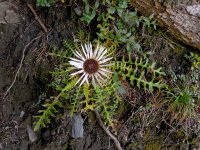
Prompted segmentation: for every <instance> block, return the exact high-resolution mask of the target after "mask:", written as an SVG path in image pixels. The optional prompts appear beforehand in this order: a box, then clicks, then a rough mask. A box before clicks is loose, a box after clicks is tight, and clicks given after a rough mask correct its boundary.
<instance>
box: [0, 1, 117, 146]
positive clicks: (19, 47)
mask: <svg viewBox="0 0 200 150" xmlns="http://www.w3.org/2000/svg"><path fill="white" fill-rule="evenodd" d="M2 4H3V5H5V6H6V7H5V8H4V9H1V10H0V17H1V19H2V20H3V21H2V22H1V24H0V93H1V100H0V149H3V150H28V149H32V150H36V149H38V150H41V149H46V150H51V149H52V150H54V149H57V150H63V149H72V150H86V149H91V150H95V149H96V150H99V149H108V148H109V149H114V145H113V144H109V143H110V139H109V138H108V137H107V136H106V135H105V134H104V132H103V131H102V130H101V129H100V127H99V126H98V125H96V123H93V124H91V123H89V122H88V119H87V118H85V120H84V129H85V130H84V137H83V138H80V139H73V138H71V136H70V132H69V131H70V124H69V120H68V119H69V117H66V116H67V115H65V117H63V118H62V119H61V120H60V121H59V123H61V125H60V124H59V123H56V124H57V126H56V127H49V128H47V129H43V130H41V131H40V132H37V133H36V136H37V138H38V140H37V141H35V142H31V141H30V140H29V137H28V132H27V126H31V128H33V121H34V117H33V116H34V115H35V114H36V113H37V110H36V109H35V107H34V106H35V104H36V103H38V102H39V101H40V100H39V97H40V95H42V94H44V93H45V92H46V91H45V90H46V85H47V82H48V80H49V79H48V77H49V74H48V72H49V70H50V69H51V68H52V65H51V64H53V62H52V60H51V59H50V58H49V57H48V51H49V45H56V46H57V47H59V46H60V45H61V43H62V41H63V39H66V38H71V37H72V33H73V31H74V30H75V29H74V25H75V24H76V18H73V19H72V16H71V14H70V11H69V10H68V9H69V8H70V7H68V8H61V9H60V8H55V10H53V9H54V8H52V9H50V8H48V9H47V8H46V9H43V10H39V9H38V11H37V13H39V14H40V17H41V18H42V20H43V22H44V23H45V25H46V26H47V28H48V29H49V30H50V32H49V33H48V34H44V31H43V30H42V28H41V26H40V25H39V24H38V22H37V21H36V20H35V19H34V16H33V14H32V13H31V11H30V10H29V9H28V8H27V6H26V3H21V2H16V1H11V2H9V3H8V2H0V5H1V6H2ZM11 6H12V7H11ZM8 11H12V12H13V13H14V14H15V17H14V18H13V19H12V18H10V20H9V22H8V21H6V20H5V18H6V16H3V15H5V12H8ZM61 12H62V13H61ZM63 12H65V13H63ZM1 14H2V16H1ZM16 17H17V18H16ZM7 18H8V17H7ZM44 18H45V19H44ZM18 21H20V22H18ZM39 35H41V38H38V39H37V40H35V41H34V42H32V43H31V44H30V45H29V46H28V47H27V49H26V50H25V59H24V61H23V65H22V67H21V69H20V71H19V74H18V77H17V80H16V81H15V83H14V85H13V86H12V88H11V90H10V91H9V92H8V95H7V96H6V98H5V99H3V97H4V94H5V92H6V90H7V89H8V88H9V86H10V85H11V83H12V82H13V80H14V76H15V74H16V72H17V70H18V68H19V66H20V61H21V59H22V54H23V50H24V48H25V46H26V45H27V44H28V43H29V42H30V41H31V40H32V39H33V38H35V37H37V36H39ZM23 113H24V115H23ZM20 115H23V116H22V117H20ZM58 124H59V125H58Z"/></svg>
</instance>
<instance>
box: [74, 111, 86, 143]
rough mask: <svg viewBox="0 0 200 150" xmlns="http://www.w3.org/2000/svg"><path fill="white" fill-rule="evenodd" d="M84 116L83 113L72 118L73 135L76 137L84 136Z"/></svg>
mask: <svg viewBox="0 0 200 150" xmlns="http://www.w3.org/2000/svg"><path fill="white" fill-rule="evenodd" d="M83 122H84V121H83V118H82V117H81V114H76V115H74V116H73V118H72V132H71V136H72V137H73V138H75V139H77V138H82V137H83V131H84V129H83Z"/></svg>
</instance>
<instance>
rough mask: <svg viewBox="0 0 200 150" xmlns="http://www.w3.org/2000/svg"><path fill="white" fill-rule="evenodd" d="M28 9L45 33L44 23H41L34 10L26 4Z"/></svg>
mask: <svg viewBox="0 0 200 150" xmlns="http://www.w3.org/2000/svg"><path fill="white" fill-rule="evenodd" d="M27 6H28V8H29V9H30V10H31V12H32V13H33V15H34V16H35V19H36V20H37V21H38V23H39V24H40V26H41V27H42V29H43V30H44V31H45V32H46V33H47V32H48V30H47V28H46V27H45V25H44V23H43V22H42V20H41V19H40V18H39V17H38V15H37V13H36V12H35V10H34V8H33V7H32V6H31V4H28V3H27Z"/></svg>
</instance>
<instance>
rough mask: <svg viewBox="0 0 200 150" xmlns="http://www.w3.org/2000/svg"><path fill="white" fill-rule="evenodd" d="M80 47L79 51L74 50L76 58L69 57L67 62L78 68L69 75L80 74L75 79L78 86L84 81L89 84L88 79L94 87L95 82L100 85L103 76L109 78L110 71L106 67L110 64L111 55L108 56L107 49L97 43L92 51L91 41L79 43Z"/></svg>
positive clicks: (103, 79) (103, 78)
mask: <svg viewBox="0 0 200 150" xmlns="http://www.w3.org/2000/svg"><path fill="white" fill-rule="evenodd" d="M81 47H82V51H81V52H79V51H75V52H74V55H75V56H76V58H70V61H69V63H70V64H71V65H72V66H74V67H75V69H77V70H78V71H76V72H74V73H72V74H71V76H76V75H80V78H79V79H78V81H77V83H79V82H80V86H81V85H82V84H83V83H84V82H86V83H87V84H88V85H89V83H90V81H92V83H93V85H94V87H96V84H99V85H100V86H102V82H105V78H109V77H110V74H111V73H112V72H111V71H110V70H108V69H107V67H108V66H111V65H112V64H110V63H109V61H110V60H111V59H112V57H108V55H107V49H106V48H105V47H103V46H101V45H99V44H97V47H96V49H95V50H94V51H93V49H92V44H91V43H88V44H84V45H81ZM77 83H76V84H77Z"/></svg>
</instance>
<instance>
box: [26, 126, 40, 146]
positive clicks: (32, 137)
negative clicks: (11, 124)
mask: <svg viewBox="0 0 200 150" xmlns="http://www.w3.org/2000/svg"><path fill="white" fill-rule="evenodd" d="M27 132H28V137H29V140H30V141H31V142H35V141H37V139H38V138H37V136H36V134H35V132H34V131H33V129H32V128H31V127H30V126H27Z"/></svg>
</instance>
